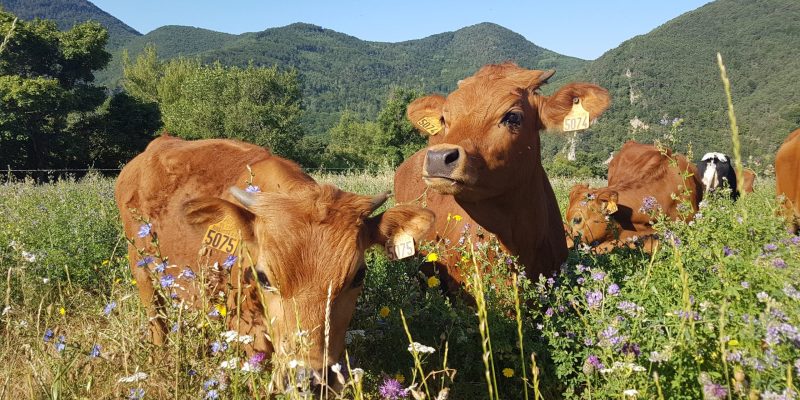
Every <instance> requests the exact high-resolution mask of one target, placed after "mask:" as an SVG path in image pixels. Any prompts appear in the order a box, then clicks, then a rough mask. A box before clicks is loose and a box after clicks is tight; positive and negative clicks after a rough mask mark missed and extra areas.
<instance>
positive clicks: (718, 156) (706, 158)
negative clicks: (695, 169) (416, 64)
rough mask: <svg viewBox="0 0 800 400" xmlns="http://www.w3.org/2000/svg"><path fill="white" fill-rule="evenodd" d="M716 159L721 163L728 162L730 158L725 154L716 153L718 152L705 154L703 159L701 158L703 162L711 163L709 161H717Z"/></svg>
mask: <svg viewBox="0 0 800 400" xmlns="http://www.w3.org/2000/svg"><path fill="white" fill-rule="evenodd" d="M715 158H716V159H717V160H719V161H721V162H727V161H728V156H726V155H725V154H722V153H716V152H711V153H706V154H704V155H703V158H701V160H702V161H709V160H712V159H715Z"/></svg>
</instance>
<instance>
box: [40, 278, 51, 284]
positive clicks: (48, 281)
mask: <svg viewBox="0 0 800 400" xmlns="http://www.w3.org/2000/svg"><path fill="white" fill-rule="evenodd" d="M42 283H44V284H45V285H47V284H48V283H50V278H42Z"/></svg>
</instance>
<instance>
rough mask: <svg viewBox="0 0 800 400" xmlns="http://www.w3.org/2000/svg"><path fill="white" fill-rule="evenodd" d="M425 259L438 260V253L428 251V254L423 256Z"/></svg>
mask: <svg viewBox="0 0 800 400" xmlns="http://www.w3.org/2000/svg"><path fill="white" fill-rule="evenodd" d="M425 261H427V262H436V261H439V255H438V254H436V253H428V255H427V256H426V257H425Z"/></svg>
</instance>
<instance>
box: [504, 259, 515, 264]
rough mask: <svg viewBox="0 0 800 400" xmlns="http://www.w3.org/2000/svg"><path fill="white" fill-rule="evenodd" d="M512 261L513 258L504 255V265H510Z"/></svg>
mask: <svg viewBox="0 0 800 400" xmlns="http://www.w3.org/2000/svg"><path fill="white" fill-rule="evenodd" d="M513 263H514V260H513V259H511V257H506V265H511V264H513Z"/></svg>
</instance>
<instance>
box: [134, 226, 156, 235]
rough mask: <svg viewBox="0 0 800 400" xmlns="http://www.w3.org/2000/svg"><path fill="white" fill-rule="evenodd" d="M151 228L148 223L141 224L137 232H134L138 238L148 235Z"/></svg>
mask: <svg viewBox="0 0 800 400" xmlns="http://www.w3.org/2000/svg"><path fill="white" fill-rule="evenodd" d="M151 229H153V225H150V224H143V225H142V226H140V227H139V232H138V233H137V234H136V235H137V236H139V237H140V238H143V237H145V236H148V235H150V230H151Z"/></svg>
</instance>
